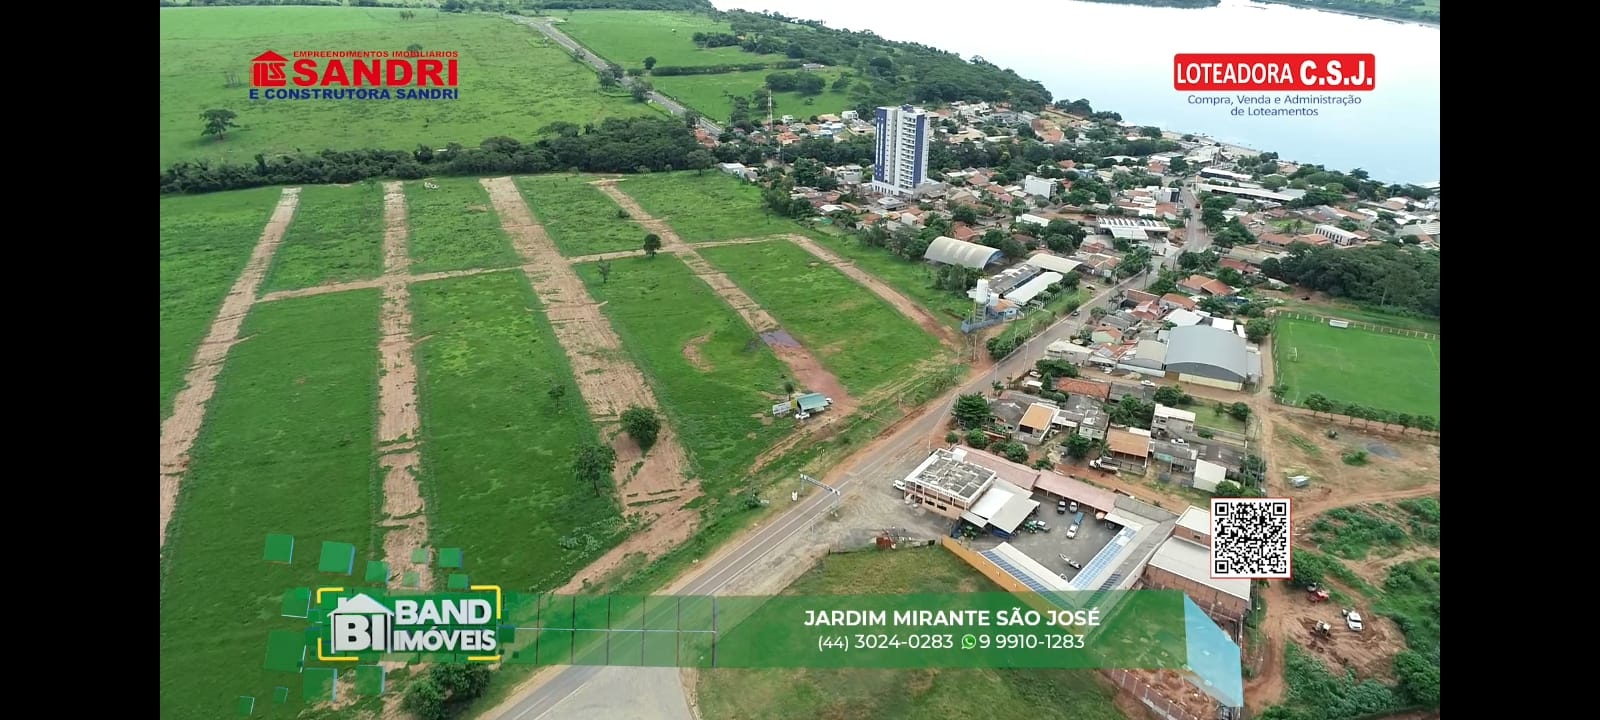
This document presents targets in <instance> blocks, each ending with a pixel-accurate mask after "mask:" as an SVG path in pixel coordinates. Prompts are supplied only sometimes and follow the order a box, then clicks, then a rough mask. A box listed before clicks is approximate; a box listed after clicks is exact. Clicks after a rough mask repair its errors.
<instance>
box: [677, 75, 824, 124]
mask: <svg viewBox="0 0 1600 720" xmlns="http://www.w3.org/2000/svg"><path fill="white" fill-rule="evenodd" d="M775 72H800V71H799V70H749V71H745V72H731V73H719V74H716V75H665V76H662V77H652V78H650V83H651V84H652V85H655V87H656V89H657V90H660V91H661V92H664V93H666V94H667V95H668V96H670V97H672V98H674V99H676V100H677V101H678V102H681V103H683V104H685V105H688V106H689V107H691V108H694V109H695V110H698V111H700V114H701V115H704V116H706V117H708V118H711V119H712V120H715V121H717V122H724V121H726V120H727V119H728V116H730V115H732V114H733V96H739V97H744V98H748V97H750V94H751V93H753V92H755V91H757V90H763V89H765V88H766V86H767V76H768V75H771V74H772V73H775ZM808 72H815V73H816V74H818V75H821V76H822V77H823V78H824V79H826V80H827V81H828V87H830V88H831V87H833V81H834V80H837V79H838V78H839V75H840V74H841V73H840V71H839V70H833V69H828V70H816V71H808ZM730 93H731V95H730ZM808 99H809V100H810V101H811V104H809V105H808V104H806V100H808ZM852 107H855V106H854V105H853V104H852V103H851V101H850V93H849V92H834V91H833V90H825V91H823V92H822V94H821V95H813V96H806V95H801V94H800V93H798V92H793V91H790V92H780V93H773V94H772V116H773V117H774V118H781V117H783V116H784V115H793V116H795V117H797V118H809V117H811V116H812V115H826V114H830V113H832V114H835V115H837V114H838V113H839V111H840V110H849V109H850V108H852ZM754 109H755V110H756V111H757V112H756V114H757V115H760V116H761V117H762V118H766V116H767V100H766V94H765V93H763V94H762V96H761V102H760V104H759V105H758V106H756V107H755V108H754Z"/></svg>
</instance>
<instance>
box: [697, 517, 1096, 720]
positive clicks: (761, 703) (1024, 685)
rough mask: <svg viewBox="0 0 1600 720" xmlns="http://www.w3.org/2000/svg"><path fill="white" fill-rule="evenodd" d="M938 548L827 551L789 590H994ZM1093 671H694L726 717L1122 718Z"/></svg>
mask: <svg viewBox="0 0 1600 720" xmlns="http://www.w3.org/2000/svg"><path fill="white" fill-rule="evenodd" d="M995 590H997V588H996V587H995V586H994V584H993V583H991V582H989V581H988V580H987V579H986V578H984V577H983V576H982V575H979V574H978V572H977V571H976V570H973V569H972V568H970V567H968V566H967V565H966V564H965V563H963V562H961V561H960V560H959V559H957V558H956V557H955V556H954V555H952V554H950V552H949V551H946V550H944V549H943V548H937V547H934V548H919V549H914V550H897V551H894V552H863V553H854V554H848V555H830V556H828V557H827V558H826V559H825V560H824V561H823V564H821V565H819V566H817V567H815V568H812V569H811V570H810V571H809V572H807V573H806V574H805V575H802V576H801V577H800V578H799V579H798V580H796V581H795V582H794V584H793V585H790V586H789V588H788V589H786V590H785V591H784V594H785V595H840V594H909V593H948V592H994V591H995ZM1096 677H1097V676H1096V674H1095V673H1094V672H1092V671H1081V670H1080V671H1073V670H989V669H984V670H873V671H870V672H863V671H860V670H813V669H774V670H726V669H724V670H716V671H713V672H701V673H699V674H698V679H697V689H698V691H699V692H698V695H699V700H700V707H699V711H700V716H701V717H703V718H705V719H706V720H725V719H728V718H757V717H759V718H771V719H772V720H785V719H789V718H793V719H794V720H802V719H804V720H810V719H811V718H882V719H885V720H900V719H904V720H916V719H920V718H954V717H971V716H973V714H974V713H973V710H974V708H982V709H983V713H982V714H983V715H985V716H989V715H991V713H992V715H993V716H994V717H1017V718H1022V717H1026V718H1040V719H1052V720H1053V719H1056V718H1060V719H1061V720H1067V719H1068V718H1071V719H1072V720H1123V719H1124V718H1125V717H1126V716H1125V715H1123V714H1122V713H1121V712H1120V711H1118V709H1117V705H1116V703H1115V701H1114V700H1113V698H1112V695H1111V692H1110V691H1109V690H1108V689H1106V688H1105V687H1103V686H1102V685H1101V684H1100V683H1099V681H1098V680H1097V679H1096Z"/></svg>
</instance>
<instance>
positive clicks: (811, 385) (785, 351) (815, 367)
mask: <svg viewBox="0 0 1600 720" xmlns="http://www.w3.org/2000/svg"><path fill="white" fill-rule="evenodd" d="M773 352H774V354H776V355H777V356H778V359H779V360H782V361H783V364H784V365H787V366H789V374H790V375H792V376H794V380H795V383H796V384H797V385H799V386H800V388H801V389H803V390H805V391H807V392H814V393H822V394H823V395H825V396H827V397H829V398H832V399H833V405H832V406H830V407H829V408H828V409H827V411H826V414H828V415H830V416H833V417H841V416H844V415H849V414H850V413H851V412H853V411H854V410H855V409H856V400H855V398H853V397H851V396H850V391H848V390H845V389H844V384H842V383H840V382H839V379H838V378H836V377H834V376H833V373H831V372H828V370H827V369H826V368H824V367H822V361H820V360H818V359H817V357H816V356H815V355H812V354H811V352H810V351H809V350H806V349H805V348H803V347H800V348H794V347H775V348H773Z"/></svg>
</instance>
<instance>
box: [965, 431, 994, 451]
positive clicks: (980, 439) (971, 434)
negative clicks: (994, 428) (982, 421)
mask: <svg viewBox="0 0 1600 720" xmlns="http://www.w3.org/2000/svg"><path fill="white" fill-rule="evenodd" d="M967 444H968V445H971V446H972V447H975V448H977V449H979V450H982V449H984V448H986V447H988V446H989V436H988V435H985V434H983V431H982V430H976V429H974V430H968V431H967Z"/></svg>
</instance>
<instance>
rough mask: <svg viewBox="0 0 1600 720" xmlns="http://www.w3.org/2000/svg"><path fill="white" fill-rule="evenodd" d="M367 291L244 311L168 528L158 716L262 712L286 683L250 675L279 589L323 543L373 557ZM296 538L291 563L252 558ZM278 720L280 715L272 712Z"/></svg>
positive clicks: (373, 376)
mask: <svg viewBox="0 0 1600 720" xmlns="http://www.w3.org/2000/svg"><path fill="white" fill-rule="evenodd" d="M378 302H379V297H378V291H377V290H358V291H354V292H347V293H339V294H332V295H322V296H317V297H309V298H296V299H292V300H285V301H282V302H277V303H272V304H268V305H258V306H256V307H255V308H254V309H253V310H252V311H251V314H250V316H249V318H247V319H246V321H245V325H244V334H245V335H246V336H248V337H249V340H247V341H245V342H243V343H240V344H239V345H238V346H236V347H234V348H233V349H232V351H231V352H230V354H229V358H228V364H227V366H226V367H225V368H224V370H223V372H222V375H221V377H220V379H219V380H218V387H217V393H216V396H215V397H214V398H213V399H212V401H211V407H210V411H209V413H208V416H207V419H206V424H205V427H204V429H203V430H202V432H201V435H200V438H199V441H198V442H197V443H196V446H195V448H194V450H193V453H192V457H193V460H192V462H191V464H190V467H189V471H188V473H187V475H186V477H185V479H184V482H183V490H182V495H181V497H180V499H179V502H178V505H177V512H176V514H175V515H174V517H173V521H172V525H171V526H170V527H169V529H168V540H167V543H166V552H167V555H166V557H165V558H164V559H163V564H164V567H163V570H164V573H163V576H162V582H161V607H160V616H161V679H160V683H161V711H160V713H161V717H163V718H173V719H174V720H190V719H193V720H212V719H214V718H219V717H226V716H228V715H231V714H232V712H233V702H234V699H235V698H237V697H238V696H240V695H253V696H255V697H257V698H261V699H262V701H261V702H259V703H258V705H257V707H258V708H264V707H268V706H269V704H270V703H269V701H268V699H269V698H271V697H272V692H273V688H274V687H277V686H279V685H293V686H294V687H295V688H296V690H297V691H298V687H299V685H298V683H297V682H294V681H295V680H296V678H294V677H292V676H290V677H284V676H283V675H282V674H280V673H271V672H267V671H265V670H263V669H262V657H263V648H264V647H265V643H266V640H267V637H268V634H269V633H270V632H271V631H272V630H296V629H299V628H301V627H303V625H301V624H296V621H293V620H289V619H285V618H282V617H281V616H280V615H281V605H280V601H281V599H282V597H283V594H284V593H285V592H286V591H288V590H290V589H292V588H296V587H309V586H313V585H315V584H317V583H318V582H319V581H327V580H329V579H335V578H338V577H339V576H332V575H326V574H318V573H317V572H316V569H317V553H318V549H319V547H320V545H321V542H322V541H325V540H328V541H336V542H349V543H354V544H355V546H356V557H357V572H360V568H361V567H362V563H361V561H362V560H364V559H366V558H367V557H369V555H368V553H369V551H370V549H371V548H372V537H373V528H374V525H373V519H374V514H375V512H376V510H375V508H374V505H373V498H374V496H375V495H376V493H377V486H376V482H377V476H376V463H375V461H374V457H373V451H372V450H373V448H372V434H373V423H374V417H373V416H374V411H375V409H376V407H377V374H378ZM270 533H288V534H291V535H294V536H295V540H296V545H295V556H294V562H293V564H291V565H277V564H272V563H267V562H263V561H262V548H263V545H264V543H265V541H266V538H267V535H268V534H270ZM278 716H280V717H288V715H287V714H284V713H281V712H280V713H279V714H278Z"/></svg>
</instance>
